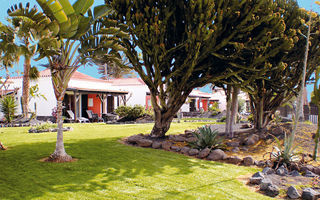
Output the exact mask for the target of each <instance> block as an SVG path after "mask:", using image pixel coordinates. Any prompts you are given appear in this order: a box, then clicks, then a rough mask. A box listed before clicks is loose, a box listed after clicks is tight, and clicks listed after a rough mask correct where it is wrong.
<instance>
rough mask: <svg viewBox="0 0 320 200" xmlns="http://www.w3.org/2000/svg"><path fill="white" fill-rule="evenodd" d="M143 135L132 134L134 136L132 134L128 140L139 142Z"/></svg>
mask: <svg viewBox="0 0 320 200" xmlns="http://www.w3.org/2000/svg"><path fill="white" fill-rule="evenodd" d="M142 138H143V137H142V136H141V135H132V136H130V137H128V140H127V141H128V142H129V143H133V144H135V143H137V141H138V140H140V139H142Z"/></svg>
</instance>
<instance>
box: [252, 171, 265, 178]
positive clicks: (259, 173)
mask: <svg viewBox="0 0 320 200" xmlns="http://www.w3.org/2000/svg"><path fill="white" fill-rule="evenodd" d="M252 177H253V178H254V177H256V178H258V177H260V178H264V177H265V176H264V174H263V173H262V172H256V173H254V174H253V175H252Z"/></svg>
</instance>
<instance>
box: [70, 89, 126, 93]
mask: <svg viewBox="0 0 320 200" xmlns="http://www.w3.org/2000/svg"><path fill="white" fill-rule="evenodd" d="M67 90H79V91H90V92H105V93H120V94H128V92H127V91H122V90H110V89H92V88H80V87H68V89H67Z"/></svg>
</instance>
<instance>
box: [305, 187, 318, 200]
mask: <svg viewBox="0 0 320 200" xmlns="http://www.w3.org/2000/svg"><path fill="white" fill-rule="evenodd" d="M318 196H319V193H318V192H316V191H314V190H313V189H311V188H305V189H304V190H303V191H302V199H303V200H315V199H317V197H318Z"/></svg>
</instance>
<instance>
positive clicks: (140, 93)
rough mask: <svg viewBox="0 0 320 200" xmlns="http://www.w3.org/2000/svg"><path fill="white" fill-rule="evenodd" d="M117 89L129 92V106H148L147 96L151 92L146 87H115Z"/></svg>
mask: <svg viewBox="0 0 320 200" xmlns="http://www.w3.org/2000/svg"><path fill="white" fill-rule="evenodd" d="M115 88H117V89H118V90H123V91H128V92H129V93H128V94H127V96H126V98H127V105H128V106H134V105H142V106H144V107H145V106H146V96H147V92H149V89H148V87H147V86H146V85H128V86H115ZM130 95H131V97H130Z"/></svg>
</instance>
